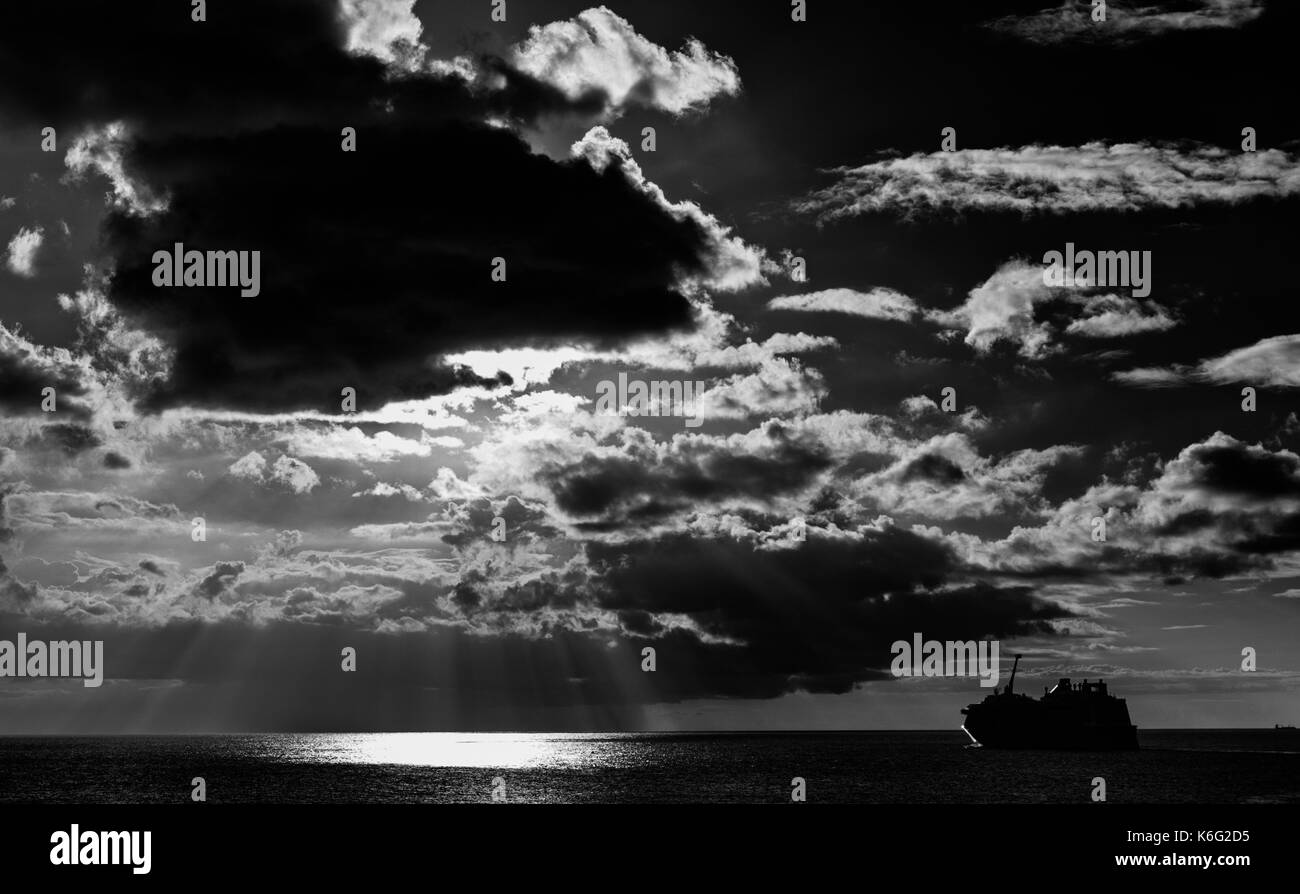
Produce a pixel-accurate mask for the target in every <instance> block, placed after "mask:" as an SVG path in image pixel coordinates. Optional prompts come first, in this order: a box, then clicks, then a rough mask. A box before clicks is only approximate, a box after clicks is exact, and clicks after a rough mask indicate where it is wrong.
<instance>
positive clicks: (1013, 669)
mask: <svg viewBox="0 0 1300 894" xmlns="http://www.w3.org/2000/svg"><path fill="white" fill-rule="evenodd" d="M1018 667H1020V656H1019V655H1017V656H1016V661H1015V663H1014V664H1012V665H1011V679H1010V680H1008V681H1007V695H1010V694H1011V693H1012V692H1014V691H1015V688H1016V668H1018Z"/></svg>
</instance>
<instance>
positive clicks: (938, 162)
mask: <svg viewBox="0 0 1300 894" xmlns="http://www.w3.org/2000/svg"><path fill="white" fill-rule="evenodd" d="M833 173H835V174H837V175H838V177H839V179H838V181H836V182H835V183H833V184H832V185H830V186H828V187H826V188H824V189H821V190H817V191H815V192H813V193H811V194H810V195H808V196H806V197H804V198H803V199H801V200H799V201H798V202H796V203H795V208H796V210H798V211H801V212H804V213H807V214H813V215H816V216H817V217H818V219H820V220H822V221H829V220H834V219H837V218H841V217H852V216H854V215H858V214H866V213H873V212H881V211H887V212H900V213H903V214H913V213H917V212H921V211H930V210H937V209H955V210H981V211H1019V212H1031V211H1047V212H1058V213H1065V212H1083V211H1135V210H1140V209H1143V208H1182V207H1187V206H1189V205H1194V204H1198V203H1205V202H1218V203H1233V202H1242V201H1246V200H1248V199H1254V198H1259V197H1266V196H1290V195H1296V194H1297V193H1300V161H1298V160H1297V159H1296V157H1295V156H1292V155H1289V154H1288V153H1286V152H1283V151H1282V150H1280V149H1265V150H1262V151H1259V152H1236V151H1229V150H1227V149H1222V148H1219V147H1216V146H1201V147H1198V148H1191V149H1183V148H1179V147H1174V146H1162V145H1151V144H1146V143H1119V144H1115V145H1112V146H1108V145H1106V144H1105V143H1100V142H1094V143H1085V144H1084V145H1082V146H1022V147H1020V148H1018V149H1009V148H1002V149H961V150H958V151H956V152H934V153H930V154H925V153H916V154H913V155H909V156H906V157H904V158H891V159H887V160H884V161H878V162H872V163H871V164H866V165H861V166H860V167H842V168H836V169H835V170H834V171H833Z"/></svg>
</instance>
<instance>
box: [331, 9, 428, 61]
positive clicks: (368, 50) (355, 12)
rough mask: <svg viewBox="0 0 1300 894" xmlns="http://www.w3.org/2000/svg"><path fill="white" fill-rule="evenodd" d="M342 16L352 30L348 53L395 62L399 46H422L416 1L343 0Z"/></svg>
mask: <svg viewBox="0 0 1300 894" xmlns="http://www.w3.org/2000/svg"><path fill="white" fill-rule="evenodd" d="M339 13H340V15H341V16H342V17H343V21H344V22H345V23H346V25H347V29H348V43H347V47H348V52H351V53H364V54H366V55H370V56H374V57H376V58H378V59H382V60H383V61H385V62H393V61H395V60H396V59H397V57H398V53H397V47H399V46H400V45H402V44H403V43H404V44H407V45H409V46H411V47H416V46H418V45H419V43H420V33H421V31H423V27H422V26H421V24H420V20H419V19H418V18H416V17H415V0H340V3H339Z"/></svg>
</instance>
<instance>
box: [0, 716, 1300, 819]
mask: <svg viewBox="0 0 1300 894" xmlns="http://www.w3.org/2000/svg"><path fill="white" fill-rule="evenodd" d="M1141 740H1142V750H1141V751H1137V752H1127V753H1086V752H1068V751H1051V752H998V751H990V750H986V749H977V748H967V747H964V746H965V743H966V742H967V741H968V740H967V739H966V736H965V735H964V734H963V733H961V732H955V733H949V732H865V733H833V734H822V733H807V734H757V735H751V734H725V735H717V734H698V735H695V734H685V735H678V734H614V735H605V734H577V735H575V734H511V733H495V734H471V733H384V734H371V735H368V734H311V735H248V736H115V737H3V738H0V801H10V802H14V801H18V802H64V803H91V802H99V803H145V802H151V803H161V802H183V801H188V800H189V797H190V791H191V786H190V781H191V779H192V778H193V777H195V776H202V777H203V778H204V779H205V780H206V782H207V795H208V801H209V802H211V803H219V802H269V803H296V802H308V803H313V802H344V803H362V802H400V803H441V802H474V801H490V800H491V794H492V780H493V778H494V777H498V776H499V777H501V778H502V779H504V780H505V784H506V796H507V799H508V800H510V801H527V802H552V803H556V802H604V803H620V802H730V803H735V802H773V803H785V802H788V801H789V800H790V788H791V779H792V778H793V777H795V776H801V777H803V778H804V779H805V780H806V783H807V791H808V800H809V801H810V802H838V803H846V802H847V803H913V802H920V803H991V802H1026V803H1030V802H1038V803H1041V802H1080V803H1083V802H1086V801H1088V800H1089V797H1090V793H1091V791H1092V779H1093V778H1094V777H1096V776H1102V777H1104V778H1105V780H1106V787H1107V800H1108V801H1110V802H1117V803H1124V802H1129V803H1132V802H1142V803H1177V802H1183V803H1211V804H1225V803H1278V802H1285V803H1300V736H1297V735H1296V734H1294V733H1291V734H1287V733H1275V732H1273V731H1271V730H1209V731H1199V730H1198V731H1180V730H1155V731H1143V732H1142V733H1141Z"/></svg>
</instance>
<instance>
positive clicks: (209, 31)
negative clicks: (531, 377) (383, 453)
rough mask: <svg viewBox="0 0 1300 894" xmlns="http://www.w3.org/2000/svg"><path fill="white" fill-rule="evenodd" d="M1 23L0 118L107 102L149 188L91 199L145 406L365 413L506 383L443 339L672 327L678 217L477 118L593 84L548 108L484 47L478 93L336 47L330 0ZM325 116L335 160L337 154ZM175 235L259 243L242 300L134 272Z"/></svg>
mask: <svg viewBox="0 0 1300 894" xmlns="http://www.w3.org/2000/svg"><path fill="white" fill-rule="evenodd" d="M56 12H57V14H56ZM48 34H58V35H60V37H59V39H58V40H56V41H53V43H52V44H51V43H49V42H47V41H44V40H39V39H38V37H40V36H43V35H48ZM0 41H2V42H3V43H4V52H0V83H3V84H19V83H21V82H22V81H39V83H33V84H32V86H33V88H34V89H32V90H26V89H24V90H22V91H19V90H8V89H5V88H0V115H4V116H6V117H9V118H11V119H12V118H17V119H19V120H21V121H24V122H25V123H30V124H33V125H35V124H40V123H46V122H64V123H66V125H67V126H69V127H71V126H80V125H85V124H90V123H94V124H99V125H102V124H105V123H107V122H109V121H113V120H117V119H121V120H123V121H124V122H125V123H126V125H127V130H128V133H129V134H130V137H129V139H128V142H127V144H126V145H125V146H124V147H123V155H124V165H125V170H126V172H127V174H128V176H130V177H131V178H132V179H133V180H134V181H138V182H140V183H142V184H144V185H145V186H146V187H147V189H148V190H149V191H150V193H151V194H154V195H160V196H162V195H165V196H167V197H168V200H169V204H168V207H167V209H166V210H165V211H162V212H160V213H157V214H154V215H151V216H148V217H145V218H141V217H138V216H135V215H133V214H131V213H129V212H127V211H125V210H123V209H116V210H114V211H112V212H111V213H110V215H109V217H108V220H107V222H106V224H105V226H104V233H103V235H104V241H105V245H106V247H107V248H108V250H109V252H110V253H111V255H112V257H113V260H114V262H115V268H116V273H115V275H114V277H113V279H112V282H111V287H110V293H109V294H110V298H111V300H112V301H113V303H114V304H115V305H117V307H118V308H120V309H121V310H122V311H123V312H124V313H125V314H126V316H127V317H128V319H130V320H132V321H133V322H135V323H136V324H137V325H141V326H143V327H144V328H146V329H148V330H150V331H151V332H153V333H155V334H158V335H159V336H161V337H162V338H163V339H164V341H166V342H167V343H168V344H170V345H171V346H173V347H174V348H175V349H176V356H175V361H174V364H173V366H172V375H171V378H170V380H169V381H167V382H166V383H163V384H162V385H161V386H159V387H157V389H156V390H154V391H152V393H150V394H148V395H146V396H145V397H146V403H148V404H150V405H152V406H156V407H161V406H167V405H176V404H191V405H199V406H213V407H239V408H246V409H255V410H284V409H295V408H309V407H310V408H317V409H332V408H335V407H337V406H338V404H337V401H338V399H339V398H338V394H339V390H340V388H341V387H343V386H346V385H351V386H353V387H356V388H357V391H358V402H359V403H360V404H361V405H363V406H373V405H376V404H381V403H383V402H385V401H387V400H391V399H403V398H416V397H422V396H426V395H429V394H434V393H443V392H447V391H450V390H452V389H454V388H456V387H459V386H462V385H468V384H490V383H495V382H499V381H502V379H492V380H484V379H481V378H479V377H478V376H475V375H473V374H471V373H469V372H468V371H467V370H464V369H460V368H451V367H449V366H447V365H445V364H444V363H442V362H441V361H440V360H439V359H438V358H439V356H440V355H442V354H445V353H449V352H454V351H457V350H461V349H467V348H474V347H501V346H507V345H511V344H541V343H549V342H556V341H569V340H572V339H574V338H578V339H583V340H591V341H596V342H602V343H603V342H606V341H611V340H615V341H616V340H618V339H620V338H622V337H625V336H629V335H634V334H641V333H647V332H652V331H663V330H666V329H671V328H674V327H681V326H686V325H688V323H689V319H690V315H689V305H688V303H687V301H686V300H685V298H684V297H683V296H682V295H681V294H680V293H679V292H678V291H677V289H676V286H677V284H678V283H679V282H680V278H681V277H682V276H685V275H690V274H692V273H698V272H700V271H702V270H703V269H704V265H705V264H706V262H707V254H706V245H705V240H706V236H705V234H704V232H703V231H702V229H701V227H700V225H699V224H698V223H697V222H695V221H693V220H689V219H678V218H676V217H674V216H672V215H670V214H668V213H667V212H666V211H665V210H664V209H663V208H662V206H660V205H659V204H657V203H656V202H655V200H654V199H653V198H652V197H650V196H648V195H646V194H645V193H644V192H642V191H640V190H638V189H637V188H636V187H635V186H634V185H633V184H631V183H630V182H629V181H628V180H627V178H626V177H624V175H623V174H622V172H621V171H620V170H619V168H618V166H617V165H610V166H609V167H607V168H606V169H605V170H604V171H603V172H600V173H598V172H596V171H595V170H593V169H592V168H591V167H590V166H589V165H588V164H587V163H586V162H585V161H572V162H566V163H556V162H554V161H551V160H549V159H547V158H545V157H542V156H538V155H533V154H531V152H530V150H529V149H528V147H527V146H526V144H525V143H524V142H522V141H521V140H520V139H519V138H518V137H516V136H515V135H513V134H512V133H510V132H508V131H506V130H503V129H500V128H495V127H492V126H489V125H488V124H486V123H484V119H485V118H487V117H489V116H499V117H505V118H514V119H519V120H528V119H531V118H533V117H535V116H536V115H538V114H541V113H544V112H550V111H555V110H559V109H562V108H566V107H569V106H573V105H574V104H575V103H576V104H577V105H578V106H584V107H585V105H590V104H592V103H594V102H595V101H596V100H595V99H586V98H584V99H579V100H576V101H572V102H571V101H569V100H566V99H565V98H564V97H563V96H562V95H561V94H559V93H558V92H557V91H555V90H554V89H553V88H550V87H547V86H546V85H543V84H540V83H537V82H535V81H532V80H530V79H529V78H528V77H527V76H525V75H522V74H520V73H518V72H511V71H509V70H508V68H507V67H506V66H505V63H502V62H500V61H499V60H498V61H495V62H491V63H490V64H491V65H493V66H495V68H496V69H497V71H498V73H500V74H502V75H503V76H504V84H505V86H504V87H503V88H502V89H493V90H491V91H488V90H485V89H483V88H479V87H476V86H467V85H465V84H463V83H462V82H460V81H459V80H456V79H454V78H446V79H438V78H435V77H432V76H428V75H412V74H400V75H399V74H390V73H387V72H386V71H385V70H384V68H383V66H381V65H380V64H379V63H378V62H376V61H375V60H373V59H370V58H358V57H352V56H349V55H347V54H346V53H345V52H344V51H343V49H342V46H343V31H342V29H341V26H340V24H339V22H338V21H337V16H336V15H335V12H334V4H332V3H327V2H316V3H308V2H301V0H274V2H269V3H262V4H259V5H258V7H257V10H256V12H255V13H254V12H252V11H251V10H250V11H249V12H248V13H247V14H239V15H236V14H234V13H233V11H231V10H228V9H222V10H213V11H212V12H211V13H210V15H209V21H208V22H206V23H202V24H199V23H193V22H191V21H190V20H189V16H188V9H184V8H179V7H177V6H176V5H175V4H173V3H163V2H145V3H133V4H129V5H126V6H121V7H117V6H114V7H109V6H106V5H105V4H99V3H85V4H74V7H73V8H71V9H70V8H68V7H67V6H66V5H65V6H62V7H58V8H57V10H56V9H53V8H47V7H41V6H40V5H38V6H37V7H35V8H30V9H23V10H21V11H20V10H14V11H13V12H12V13H11V14H10V19H9V20H8V21H7V22H6V27H5V31H4V35H3V36H0ZM35 70H40V71H42V72H44V73H45V74H44V75H43V76H42V77H41V78H39V79H32V78H30V77H28V76H27V75H26V74H23V73H24V72H30V71H35ZM159 72H166V73H167V75H166V77H160V76H159ZM87 85H90V89H87ZM566 104H567V105H566ZM344 126H349V127H355V128H356V130H357V151H356V152H355V153H344V152H342V151H341V150H340V141H341V137H340V130H341V128H343V127H344ZM176 242H183V243H184V244H185V245H186V247H187V248H190V249H198V250H249V251H260V252H261V279H262V281H261V293H260V294H259V295H258V296H256V297H250V298H241V297H240V296H239V294H238V290H237V289H235V290H231V289H220V288H189V289H185V288H157V287H155V286H153V284H152V281H151V277H152V273H153V269H154V265H153V262H152V255H153V253H154V252H155V251H156V250H159V249H170V247H171V246H172V245H173V244H174V243H176ZM495 257H502V258H505V260H506V262H507V265H508V267H507V281H506V282H504V283H496V282H493V281H492V280H491V277H490V274H491V270H492V260H493V258H495ZM272 383H273V384H272Z"/></svg>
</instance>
